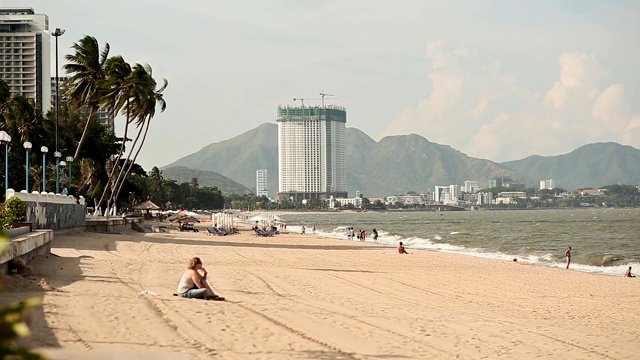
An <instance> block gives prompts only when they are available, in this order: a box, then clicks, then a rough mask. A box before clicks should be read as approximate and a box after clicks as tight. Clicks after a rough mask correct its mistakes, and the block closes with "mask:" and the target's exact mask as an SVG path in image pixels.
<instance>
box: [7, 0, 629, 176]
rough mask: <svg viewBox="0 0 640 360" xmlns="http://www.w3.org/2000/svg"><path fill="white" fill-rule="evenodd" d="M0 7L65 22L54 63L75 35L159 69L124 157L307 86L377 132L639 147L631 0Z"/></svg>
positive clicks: (206, 130)
mask: <svg viewBox="0 0 640 360" xmlns="http://www.w3.org/2000/svg"><path fill="white" fill-rule="evenodd" d="M0 4H1V6H30V7H33V8H34V10H35V11H36V12H37V13H46V14H47V15H49V21H50V26H51V28H55V27H56V26H57V27H61V28H64V29H66V33H65V34H64V36H62V37H61V38H60V42H59V49H60V53H61V56H60V58H61V60H60V61H61V62H62V55H63V54H66V53H68V52H69V51H70V50H69V48H70V46H71V44H72V43H73V42H75V41H77V40H79V39H80V38H81V37H82V36H83V35H84V34H88V35H93V36H95V37H96V38H97V39H98V40H99V41H100V42H101V43H103V42H105V41H106V42H109V44H110V45H111V53H112V54H113V55H116V54H120V55H122V56H123V57H124V58H125V59H126V60H127V61H129V62H132V63H133V62H147V63H149V64H150V65H151V66H152V67H153V70H154V76H155V77H156V78H157V79H158V80H160V78H162V77H164V78H167V79H168V80H169V87H168V88H167V90H166V91H165V99H166V101H167V110H166V111H165V112H164V113H159V112H158V113H156V117H155V118H154V119H153V124H152V127H151V129H150V134H149V138H148V140H147V142H146V146H145V148H144V149H143V150H142V152H141V153H140V156H139V158H138V162H139V163H140V164H142V165H143V167H145V168H146V169H147V170H149V169H150V168H151V167H152V166H155V165H157V166H163V165H166V164H168V163H170V162H172V161H174V160H176V159H178V158H180V157H182V156H185V155H188V154H191V153H193V152H195V151H198V150H199V149H201V148H202V147H204V146H206V145H208V144H210V143H213V142H219V141H222V140H225V139H228V138H231V137H234V136H236V135H239V134H241V133H243V132H245V131H248V130H250V129H253V128H255V127H257V126H258V125H260V124H262V123H265V122H272V123H275V116H276V109H277V106H278V105H284V104H294V102H293V100H292V98H294V97H303V98H304V97H306V98H318V93H319V92H320V91H321V90H324V91H325V92H328V93H331V94H335V95H336V97H335V99H334V100H331V103H334V104H339V105H344V106H345V107H346V108H347V126H348V127H355V128H358V129H360V130H362V131H364V132H365V133H367V134H369V135H370V136H371V137H373V138H374V139H375V140H379V139H381V138H382V137H384V136H387V135H397V134H410V133H416V134H420V135H422V136H424V137H425V138H427V139H428V140H430V141H433V142H436V143H439V144H444V145H450V146H452V147H453V148H455V149H458V150H460V151H462V152H464V153H465V154H467V155H469V156H473V157H479V158H484V159H490V160H494V161H498V162H500V161H506V160H515V159H520V158H523V157H525V156H528V155H532V154H539V155H557V154H563V153H567V152H569V151H572V150H573V149H575V148H577V147H579V146H581V145H584V144H587V143H593V142H599V141H614V142H618V143H621V144H626V145H631V146H634V147H636V148H640V96H639V94H640V68H639V65H638V64H639V62H638V59H640V46H639V45H638V44H640V2H638V1H600V0H598V1H589V0H576V1H562V0H556V1H528V2H525V1H489V0H478V1H471V0H469V1H426V0H418V1H408V0H406V1H405V0H399V1H372V0H366V1H365V0H363V1H355V0H340V1H319V0H306V1H304V0H301V1H294V0H278V1H276V0H274V1H266V0H262V1H242V0H236V1H226V2H222V1H193V0H181V1H164V0H153V1H151V0H135V1H133V0H128V1H124V0H109V1H96V0H91V1H80V0H76V1H70V0H56V1H51V0H33V1H18V0H13V1H2V0H0ZM52 50H53V41H52ZM159 82H160V81H159ZM327 99H328V98H327ZM315 102H316V101H311V100H309V101H307V102H305V105H306V104H313V103H315ZM119 124H120V125H122V122H120V123H119ZM247 146H251V144H247Z"/></svg>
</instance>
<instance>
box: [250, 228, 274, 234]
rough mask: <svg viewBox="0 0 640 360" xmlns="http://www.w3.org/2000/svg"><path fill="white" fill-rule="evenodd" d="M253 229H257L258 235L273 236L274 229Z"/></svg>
mask: <svg viewBox="0 0 640 360" xmlns="http://www.w3.org/2000/svg"><path fill="white" fill-rule="evenodd" d="M253 231H255V232H256V234H257V235H258V236H273V232H272V231H264V230H262V229H259V228H256V229H253Z"/></svg>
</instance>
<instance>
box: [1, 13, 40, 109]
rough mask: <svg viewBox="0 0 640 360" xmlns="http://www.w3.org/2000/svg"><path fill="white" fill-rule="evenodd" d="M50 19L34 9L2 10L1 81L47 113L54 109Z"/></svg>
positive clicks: (11, 91)
mask: <svg viewBox="0 0 640 360" xmlns="http://www.w3.org/2000/svg"><path fill="white" fill-rule="evenodd" d="M50 43H51V41H50V35H49V17H48V16H47V15H44V14H36V13H35V12H34V11H33V9H32V8H21V7H13V8H7V7H4V8H0V78H2V80H4V81H5V82H6V83H7V85H8V86H9V92H10V93H11V96H13V95H15V94H22V95H24V97H26V98H28V99H31V100H33V102H34V103H35V105H36V107H37V108H38V109H39V110H41V111H42V112H43V113H46V112H47V111H48V110H49V109H50V108H51V102H50V101H49V99H50V98H51V95H50V93H51V87H50V86H49V79H50V77H51V51H50Z"/></svg>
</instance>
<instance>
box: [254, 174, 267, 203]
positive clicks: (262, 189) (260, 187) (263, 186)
mask: <svg viewBox="0 0 640 360" xmlns="http://www.w3.org/2000/svg"><path fill="white" fill-rule="evenodd" d="M256 195H257V196H266V197H269V188H268V186H267V169H258V170H256Z"/></svg>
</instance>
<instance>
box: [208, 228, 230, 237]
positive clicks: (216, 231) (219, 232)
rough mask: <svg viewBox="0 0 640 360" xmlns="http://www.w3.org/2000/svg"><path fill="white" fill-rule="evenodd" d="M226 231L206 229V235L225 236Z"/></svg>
mask: <svg viewBox="0 0 640 360" xmlns="http://www.w3.org/2000/svg"><path fill="white" fill-rule="evenodd" d="M227 234H228V233H227V231H226V230H224V229H218V228H214V227H213V228H207V235H223V236H224V235H227Z"/></svg>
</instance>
